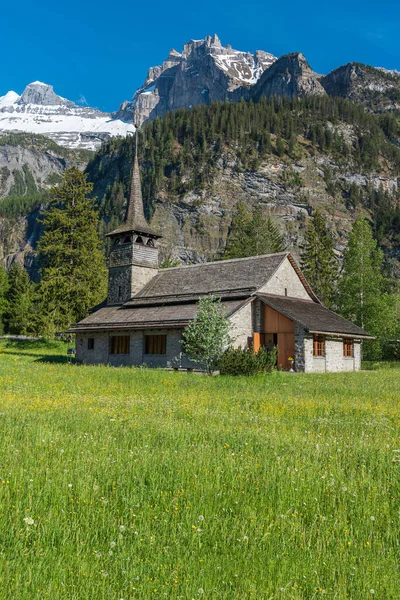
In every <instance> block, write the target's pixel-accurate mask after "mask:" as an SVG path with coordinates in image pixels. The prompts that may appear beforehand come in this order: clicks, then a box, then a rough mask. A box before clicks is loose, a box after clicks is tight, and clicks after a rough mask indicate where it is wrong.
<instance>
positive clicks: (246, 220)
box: [224, 203, 285, 259]
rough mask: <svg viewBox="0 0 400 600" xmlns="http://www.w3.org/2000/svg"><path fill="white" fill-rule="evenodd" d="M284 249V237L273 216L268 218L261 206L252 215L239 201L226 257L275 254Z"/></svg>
mask: <svg viewBox="0 0 400 600" xmlns="http://www.w3.org/2000/svg"><path fill="white" fill-rule="evenodd" d="M284 249H285V244H284V241H283V237H282V235H281V234H280V233H279V230H278V228H277V227H276V225H275V224H274V223H273V221H272V219H271V217H270V216H268V218H267V219H266V218H265V217H264V216H263V214H262V212H261V210H260V209H259V208H257V209H256V210H255V211H254V213H253V215H251V214H250V212H249V211H248V209H247V207H246V205H245V204H244V203H239V205H238V211H237V213H236V215H235V217H234V218H233V220H232V229H231V233H230V234H229V237H228V241H227V244H226V250H225V253H224V259H228V258H245V257H246V256H258V255H260V254H273V253H275V252H282V251H283V250H284Z"/></svg>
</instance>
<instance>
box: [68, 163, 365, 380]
mask: <svg viewBox="0 0 400 600" xmlns="http://www.w3.org/2000/svg"><path fill="white" fill-rule="evenodd" d="M108 235H109V237H110V238H111V250H110V257H109V265H108V272H109V277H108V297H107V300H106V301H105V302H104V303H103V304H102V305H100V306H99V307H96V309H94V311H93V312H92V313H91V314H90V315H89V316H88V317H87V318H86V319H83V320H82V321H80V322H79V323H77V324H75V325H74V326H73V327H71V329H70V331H71V332H72V333H75V334H76V359H77V361H78V362H83V363H86V364H110V365H115V366H120V365H126V366H128V365H137V366H139V365H148V366H150V367H163V368H178V369H189V368H190V369H191V368H199V365H196V364H194V363H193V362H192V361H191V360H190V359H189V357H188V356H186V355H185V354H184V353H183V352H182V348H181V342H180V340H181V336H182V331H183V329H184V327H185V326H186V325H187V324H188V323H189V322H190V321H191V320H192V319H193V318H194V316H195V315H196V311H197V302H198V300H199V298H201V297H202V296H204V295H206V294H214V295H216V296H219V297H220V298H221V305H222V307H223V311H224V313H225V314H226V316H228V317H229V320H230V323H231V335H232V337H233V338H234V346H236V347H238V346H242V347H247V346H251V345H253V346H254V349H255V350H257V349H258V348H260V346H262V345H265V346H266V347H267V348H271V347H273V346H278V367H280V368H284V369H287V368H289V366H290V363H289V361H288V358H289V357H291V358H294V359H295V363H294V367H295V370H296V371H306V372H326V371H357V370H359V369H360V365H361V342H362V340H363V339H366V338H370V337H371V336H369V335H368V333H366V332H365V331H363V330H362V329H360V328H359V327H357V326H356V325H354V324H353V323H351V322H349V321H347V320H346V319H343V318H342V317H340V316H339V315H337V314H335V313H333V312H332V311H330V310H328V309H327V308H325V307H324V306H322V304H321V303H320V301H319V300H318V298H317V297H316V296H315V294H314V292H313V291H312V289H311V287H310V286H309V284H308V283H307V281H306V279H305V277H304V275H303V274H302V272H301V270H300V268H299V266H298V265H297V263H296V261H295V260H294V258H293V257H292V255H291V254H290V253H289V252H281V253H279V254H269V255H265V256H253V257H250V258H241V259H234V260H223V261H219V262H212V263H203V264H196V265H189V266H183V267H174V268H169V269H158V241H159V239H160V238H161V234H160V232H157V231H154V230H153V229H152V228H151V227H150V226H149V225H148V223H147V221H146V219H145V216H144V212H143V201H142V193H141V183H140V173H139V165H138V160H137V157H136V158H135V162H134V166H133V174H132V184H131V192H130V198H129V202H128V207H127V212H126V217H125V219H124V221H123V223H122V224H121V225H120V226H119V227H118V228H117V229H115V230H114V231H112V232H111V233H109V234H108Z"/></svg>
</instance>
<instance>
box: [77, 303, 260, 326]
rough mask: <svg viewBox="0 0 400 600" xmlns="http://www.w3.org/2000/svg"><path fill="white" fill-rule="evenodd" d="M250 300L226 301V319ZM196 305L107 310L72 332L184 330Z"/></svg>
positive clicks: (195, 311) (196, 307) (109, 308)
mask: <svg viewBox="0 0 400 600" xmlns="http://www.w3.org/2000/svg"><path fill="white" fill-rule="evenodd" d="M248 301H249V299H237V300H227V301H225V302H222V303H221V304H222V310H223V313H224V314H225V315H226V316H230V315H232V314H233V313H234V312H236V311H237V310H238V309H239V308H241V307H242V306H244V304H246V302H248ZM197 309H198V304H197V301H195V302H190V303H185V304H167V305H156V306H141V307H136V308H126V306H105V307H104V308H100V309H99V310H97V311H96V312H94V313H92V314H91V315H89V316H88V317H86V319H83V320H82V321H80V322H79V323H77V324H76V325H73V326H72V327H71V328H70V329H69V331H70V332H72V333H75V332H83V331H85V330H88V331H94V330H97V331H101V330H118V329H124V330H125V329H159V328H163V327H168V328H171V327H184V326H185V325H187V324H188V323H189V322H190V321H191V320H192V319H193V318H194V317H195V316H196V313H197Z"/></svg>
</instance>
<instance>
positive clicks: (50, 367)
mask: <svg viewBox="0 0 400 600" xmlns="http://www.w3.org/2000/svg"><path fill="white" fill-rule="evenodd" d="M65 351H66V346H65V345H63V344H60V343H54V344H52V345H47V344H46V343H44V342H19V343H16V342H10V341H8V342H1V346H0V417H1V427H0V433H1V443H0V477H1V483H0V581H1V584H2V585H1V586H0V598H1V599H7V600H9V599H14V598H15V599H18V600H25V599H29V600H32V599H35V600H36V599H38V600H39V599H42V598H51V599H52V600H58V599H68V600H72V599H74V600H75V599H79V600H98V599H101V600H103V599H104V600H120V599H121V598H123V599H124V600H128V599H129V600H131V599H133V598H138V599H140V600H142V599H144V600H147V599H151V598H172V599H175V598H177V599H178V598H181V599H184V600H186V599H188V600H191V599H192V598H195V599H199V598H209V599H217V600H219V599H226V600H232V599H238V600H242V599H247V598H254V599H262V598H264V599H265V600H266V599H272V598H273V599H279V600H281V599H282V600H283V599H292V598H294V599H304V600H309V599H313V598H329V599H342V598H350V599H352V600H358V599H360V600H364V599H369V598H374V599H382V600H390V599H396V600H397V599H398V598H399V589H400V573H399V537H400V536H399V491H400V486H399V482H400V478H399V468H400V440H399V420H400V419H399V395H400V370H399V369H389V368H388V369H386V368H385V369H381V370H379V371H373V370H372V371H368V372H362V373H348V374H332V375H304V374H297V375H290V374H288V373H274V374H272V375H271V376H266V377H257V378H252V379H245V378H229V377H226V378H224V377H214V378H207V377H203V376H199V375H196V374H187V373H175V372H171V373H170V372H164V371H156V370H155V371H151V370H147V369H126V368H125V369H124V368H121V369H115V368H109V367H82V366H80V367H79V366H76V365H74V364H68V362H66V360H67V359H66V356H65ZM24 519H33V521H34V523H33V524H31V525H29V524H27V523H26V522H25V521H24ZM29 522H30V521H28V523H29ZM372 590H373V592H372Z"/></svg>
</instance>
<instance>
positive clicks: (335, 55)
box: [0, 0, 400, 111]
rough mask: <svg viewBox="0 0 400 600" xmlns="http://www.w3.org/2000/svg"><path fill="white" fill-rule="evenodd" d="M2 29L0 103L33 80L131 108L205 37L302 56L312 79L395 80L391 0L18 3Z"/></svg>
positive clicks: (6, 9)
mask: <svg viewBox="0 0 400 600" xmlns="http://www.w3.org/2000/svg"><path fill="white" fill-rule="evenodd" d="M1 22H2V27H1V36H0V47H1V56H2V61H1V63H2V64H1V71H0V95H3V94H5V93H6V92H7V91H8V90H10V89H13V90H15V91H16V92H18V93H21V92H22V90H23V88H24V87H25V85H26V84H27V83H29V82H31V81H34V80H40V81H44V82H46V83H51V84H52V85H53V86H54V89H55V91H56V93H58V94H60V95H62V96H65V97H67V98H69V99H70V100H74V101H79V100H82V101H83V100H84V99H86V101H87V103H88V104H89V105H91V106H95V107H97V108H99V109H101V110H110V111H111V110H116V109H117V108H118V106H119V104H120V103H121V102H122V101H123V100H126V99H129V98H131V97H132V94H133V92H134V91H135V89H136V88H137V87H138V86H139V85H141V84H142V82H143V81H144V78H145V76H146V73H147V70H148V68H149V67H150V66H153V65H156V64H159V63H161V62H162V60H163V59H164V58H165V57H166V56H167V54H168V51H169V49H170V48H171V47H175V48H176V49H177V50H181V48H182V45H183V44H184V42H186V41H188V40H190V39H192V38H193V39H200V38H204V37H205V36H206V35H212V34H213V33H217V34H218V35H219V37H220V39H221V41H222V43H223V44H228V43H229V44H231V45H232V46H233V47H234V48H236V49H238V50H250V51H255V50H258V49H260V50H266V51H268V52H272V53H273V54H275V55H277V56H280V55H282V54H285V53H287V52H295V51H301V52H303V54H305V56H306V57H307V59H308V61H309V63H310V64H311V66H312V67H313V68H314V70H316V71H318V72H320V73H327V72H329V71H330V70H332V69H333V68H336V67H338V66H340V65H342V64H345V63H346V62H350V61H359V62H364V63H368V64H371V65H373V66H385V67H386V68H389V69H393V68H397V69H399V70H400V42H399V31H400V8H399V2H398V1H395V0H389V1H385V0H383V1H381V2H380V3H379V2H371V1H370V0H365V1H361V0H347V1H344V0H339V1H337V2H329V3H328V2H316V1H315V0H313V1H311V2H306V3H301V2H299V1H298V0H297V1H296V2H294V1H292V0H287V1H286V2H282V1H281V2H267V1H265V2H261V1H259V0H253V2H246V1H243V0H242V1H241V2H239V1H237V0H230V1H226V0H222V1H219V0H215V1H214V2H212V3H209V2H203V3H201V2H190V0H187V1H185V2H183V1H181V0H178V1H176V0H169V1H168V2H160V1H159V0H154V1H153V2H135V0H133V1H130V2H127V1H126V0H119V1H118V2H115V3H112V2H107V3H106V2H104V1H102V0H98V1H96V2H94V1H93V0H82V1H78V0H69V1H68V2H63V3H60V2H58V3H55V2H54V0H52V1H51V2H50V1H48V0H45V1H43V0H37V1H36V2H33V1H32V0H19V2H9V1H8V2H4V3H3V5H2V10H1Z"/></svg>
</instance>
